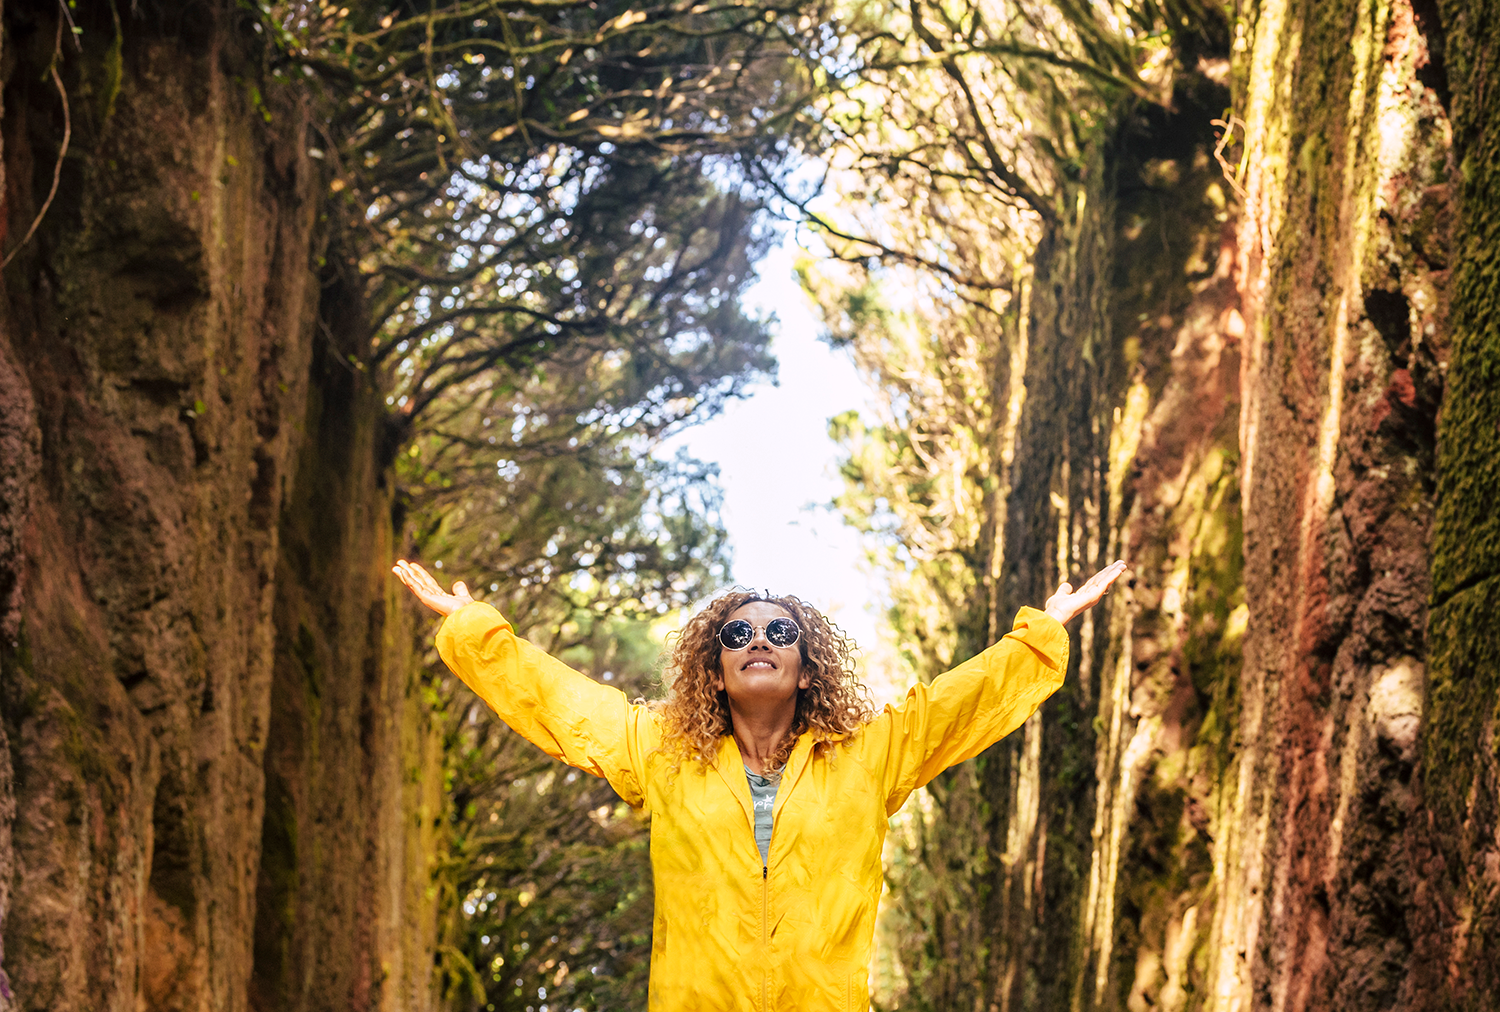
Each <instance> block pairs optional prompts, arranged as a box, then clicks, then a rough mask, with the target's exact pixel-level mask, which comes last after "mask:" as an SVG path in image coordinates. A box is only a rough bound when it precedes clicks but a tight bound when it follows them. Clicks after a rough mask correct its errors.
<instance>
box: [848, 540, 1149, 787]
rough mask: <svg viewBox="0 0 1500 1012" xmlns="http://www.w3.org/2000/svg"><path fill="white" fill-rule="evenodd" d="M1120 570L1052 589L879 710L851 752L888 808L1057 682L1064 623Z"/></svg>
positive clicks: (1027, 710) (1063, 659)
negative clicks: (955, 662)
mask: <svg viewBox="0 0 1500 1012" xmlns="http://www.w3.org/2000/svg"><path fill="white" fill-rule="evenodd" d="M1124 572H1125V564H1124V563H1123V562H1116V563H1114V564H1113V565H1111V566H1109V567H1108V568H1106V569H1103V570H1101V571H1100V572H1099V573H1097V574H1095V575H1094V576H1093V577H1091V578H1090V579H1089V580H1088V582H1086V583H1084V584H1083V585H1082V586H1081V587H1079V588H1078V589H1077V590H1074V589H1073V587H1072V585H1071V584H1067V583H1064V584H1063V585H1062V586H1060V587H1058V589H1057V592H1056V593H1055V594H1053V595H1052V596H1051V597H1049V598H1048V599H1047V602H1046V610H1045V611H1038V610H1037V609H1035V608H1022V609H1021V610H1020V612H1019V613H1017V615H1016V621H1015V625H1014V627H1013V628H1012V629H1011V631H1010V632H1009V633H1008V634H1006V636H1005V637H1004V638H1003V639H1001V640H1000V642H998V643H996V644H995V645H994V646H991V647H990V648H989V649H988V650H985V651H984V652H983V653H981V654H980V655H979V656H977V657H974V658H972V659H971V660H968V661H966V662H964V663H963V664H960V665H959V666H958V667H956V668H954V669H953V670H952V671H949V672H947V673H946V674H943V675H939V676H938V677H937V678H935V679H933V680H932V683H931V684H930V685H916V686H913V687H912V689H911V690H910V691H909V692H908V693H907V695H906V699H905V700H903V701H902V703H901V704H900V705H899V706H888V707H886V709H885V712H884V713H882V714H881V715H880V716H879V717H877V718H876V719H875V720H874V721H873V722H872V723H871V724H870V725H868V726H867V727H866V728H865V729H864V730H863V731H861V732H860V734H861V737H862V739H863V740H862V741H860V742H858V743H857V744H856V750H857V752H858V753H859V754H860V755H861V756H862V758H863V759H864V761H865V762H867V763H868V765H869V767H870V768H871V770H872V772H874V773H875V775H877V776H879V777H881V778H882V780H883V783H884V786H885V789H886V798H887V801H886V808H887V811H888V812H895V810H896V809H898V808H900V807H901V804H902V803H903V802H904V801H905V800H906V797H907V795H909V794H910V793H911V792H912V791H913V790H915V789H917V788H918V787H921V786H922V785H924V784H926V783H927V782H928V781H929V780H931V779H932V778H933V777H935V776H937V775H938V774H939V773H941V772H942V771H943V770H945V769H947V768H948V767H949V766H952V765H954V764H955V763H959V762H963V761H964V760H965V759H969V758H972V757H973V756H976V755H978V754H979V753H980V752H982V751H984V750H985V749H986V748H988V747H989V746H991V745H993V744H994V743H995V742H997V741H999V740H1000V739H1001V738H1003V737H1005V736H1006V735H1007V734H1010V732H1012V731H1014V730H1015V729H1016V728H1018V727H1020V726H1021V725H1022V724H1023V723H1025V721H1026V718H1028V717H1030V716H1031V714H1032V713H1033V712H1035V711H1036V708H1037V707H1039V706H1041V705H1042V702H1043V701H1044V700H1046V698H1047V697H1048V696H1050V695H1052V693H1054V692H1056V691H1057V689H1058V688H1059V687H1061V685H1062V683H1063V678H1064V676H1066V674H1067V671H1068V649H1069V645H1068V634H1067V630H1065V629H1064V628H1063V625H1064V623H1066V622H1068V621H1070V620H1071V619H1072V618H1073V617H1074V616H1076V615H1078V614H1079V613H1080V612H1082V611H1085V610H1087V609H1088V608H1091V607H1093V605H1094V604H1096V603H1097V602H1098V601H1099V599H1100V598H1101V597H1103V596H1104V594H1105V592H1106V591H1108V590H1109V587H1110V585H1111V584H1113V583H1114V582H1115V580H1117V579H1119V577H1120V575H1121V574H1122V573H1124Z"/></svg>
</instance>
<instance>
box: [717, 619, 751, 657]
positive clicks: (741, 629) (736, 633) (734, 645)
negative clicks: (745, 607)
mask: <svg viewBox="0 0 1500 1012" xmlns="http://www.w3.org/2000/svg"><path fill="white" fill-rule="evenodd" d="M754 638H755V627H754V626H753V625H751V624H750V623H749V622H746V621H745V620H744V619H742V618H737V619H735V620H734V621H733V622H726V623H725V624H724V628H722V629H720V630H719V642H720V643H722V644H723V645H724V649H725V650H743V649H745V648H746V647H748V646H749V645H750V641H751V640H753V639H754Z"/></svg>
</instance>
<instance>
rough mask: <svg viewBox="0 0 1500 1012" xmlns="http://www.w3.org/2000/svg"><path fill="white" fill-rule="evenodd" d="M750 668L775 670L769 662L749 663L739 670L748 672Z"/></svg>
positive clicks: (774, 666)
mask: <svg viewBox="0 0 1500 1012" xmlns="http://www.w3.org/2000/svg"><path fill="white" fill-rule="evenodd" d="M751 668H765V669H766V670H768V671H774V670H775V669H776V665H774V664H772V663H771V662H770V661H751V662H750V663H749V664H746V665H745V666H744V667H743V668H741V669H740V670H741V671H749V670H750V669H751Z"/></svg>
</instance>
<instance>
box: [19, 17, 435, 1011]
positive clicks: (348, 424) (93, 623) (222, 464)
mask: <svg viewBox="0 0 1500 1012" xmlns="http://www.w3.org/2000/svg"><path fill="white" fill-rule="evenodd" d="M61 10H62V8H60V7H59V6H58V5H55V4H54V5H50V6H49V5H46V4H40V3H35V4H18V3H10V4H7V5H6V8H5V12H4V38H3V42H0V47H3V48H0V53H3V67H4V77H5V91H4V118H3V121H0V126H3V143H4V169H5V209H6V214H5V218H4V223H5V238H4V243H3V247H4V250H5V251H6V252H10V251H13V250H17V249H19V251H18V252H17V253H16V254H15V258H14V260H13V261H12V262H11V263H10V264H9V265H8V266H7V267H6V268H5V273H4V277H3V281H4V285H5V299H4V301H3V304H0V397H3V402H0V447H3V449H0V459H3V464H0V481H3V482H4V483H5V485H4V493H3V494H4V499H3V503H4V505H3V508H0V594H3V614H0V620H3V624H4V633H5V642H4V643H3V644H0V664H3V686H0V706H3V717H4V719H3V722H0V723H3V728H4V734H5V737H6V739H7V744H8V748H7V749H6V750H4V754H3V762H0V794H3V800H0V823H3V829H0V916H3V918H4V923H3V938H4V954H3V967H4V971H5V973H6V975H7V976H6V977H0V1008H17V1009H38V1010H40V1009H49V1010H54V1012H56V1010H65V1009H84V1008H111V1009H134V1008H140V1007H145V1008H152V1009H175V1008H184V1009H185V1008H216V1009H230V1010H233V1009H245V1008H251V1007H259V1008H266V1009H271V1008H274V1009H314V1008H316V1009H348V1008H355V1009H359V1008H375V1007H382V1008H391V1009H396V1008H399V1009H420V1008H426V1007H431V1006H432V1005H433V1004H435V1002H436V997H435V994H434V977H433V955H432V947H433V945H434V940H433V935H434V904H435V902H436V900H435V899H434V897H433V896H432V895H431V894H430V890H429V889H428V884H429V883H430V880H431V879H430V862H431V859H432V855H433V853H434V851H435V847H434V845H433V841H434V834H435V833H436V831H437V830H436V828H435V820H436V818H437V816H438V814H439V807H440V806H439V797H438V791H439V785H440V769H441V763H440V762H439V761H438V757H437V754H436V748H437V746H436V737H435V735H434V733H433V731H432V729H431V728H430V727H429V725H428V721H427V717H426V715H427V714H428V712H429V711H428V704H427V702H426V701H425V700H424V697H423V686H422V684H421V680H420V679H419V678H416V677H415V676H414V675H413V674H412V673H413V672H414V671H419V670H420V664H418V663H417V662H416V659H415V658H413V656H412V649H413V647H412V643H413V636H412V632H413V630H412V628H411V626H410V620H409V618H408V617H407V613H406V612H404V611H403V607H404V604H403V602H401V601H400V600H399V599H398V598H397V597H396V596H395V595H394V593H393V591H392V590H391V589H390V584H389V581H388V580H387V576H386V571H387V565H388V560H389V557H390V556H391V555H392V554H394V548H395V545H394V541H395V535H394V532H395V531H396V530H397V529H398V528H397V527H396V525H395V524H394V523H393V492H392V490H391V489H390V488H389V487H387V486H386V485H385V482H384V477H385V475H386V473H387V468H388V465H389V450H388V447H386V446H385V445H384V444H385V433H384V429H383V421H382V419H383V417H384V404H383V399H382V398H381V397H380V396H379V395H378V394H377V393H376V392H375V391H374V390H373V388H372V385H371V384H370V383H369V382H367V381H365V380H364V377H363V376H361V375H359V374H358V372H357V371H356V370H354V369H352V368H351V367H350V366H349V365H348V363H347V359H346V358H345V355H346V353H347V352H348V351H349V350H351V349H352V348H354V347H356V346H357V342H359V341H361V340H363V341H365V342H366V343H367V342H368V338H369V335H368V334H360V333H358V332H355V331H351V330H350V329H349V327H348V326H341V325H340V321H341V320H344V321H347V320H351V319H354V320H357V319H358V318H359V317H358V314H356V313H347V312H344V313H342V315H341V313H340V311H344V310H347V309H348V308H349V307H347V306H346V305H343V304H342V303H341V301H340V300H342V299H343V298H344V297H343V295H342V294H341V289H340V288H339V287H338V286H337V285H336V284H334V285H329V284H328V280H329V279H325V278H321V277H320V265H321V263H322V262H323V260H322V256H321V254H322V253H323V247H324V245H325V243H326V242H327V238H326V235H325V229H324V226H323V224H322V219H321V217H320V208H321V204H322V200H323V194H324V193H325V192H326V188H327V180H326V178H325V176H324V174H323V169H322V166H321V164H320V163H319V162H318V161H317V160H316V159H314V158H310V157H309V149H312V148H315V147H317V146H318V143H319V142H318V139H317V137H316V134H315V133H314V131H313V129H312V122H313V116H312V112H311V110H310V109H309V108H308V107H307V106H306V105H304V104H303V103H302V101H301V100H300V99H297V98H295V97H292V96H291V95H290V93H288V92H286V91H277V90H275V89H272V88H267V87H266V85H265V83H264V82H262V81H261V80H260V78H259V76H258V69H257V68H258V62H257V59H256V57H255V54H254V53H253V52H252V51H250V50H247V49H246V48H245V47H246V46H247V45H253V40H254V39H255V36H254V35H253V34H252V33H251V32H250V30H249V22H248V21H246V20H245V16H244V14H243V13H242V12H240V10H239V9H238V8H237V7H236V6H235V5H233V4H229V3H224V4H218V3H215V4H209V5H207V6H205V5H195V6H179V5H166V6H143V7H141V8H139V9H136V8H129V9H127V7H126V6H125V5H120V6H119V7H118V13H119V18H118V19H116V18H115V17H113V16H112V14H111V8H110V7H109V6H108V5H94V6H92V7H85V6H84V5H80V7H79V9H77V10H76V11H74V12H73V17H74V18H76V20H77V26H78V27H79V28H80V29H81V30H82V31H81V34H77V35H76V37H75V34H74V33H73V32H71V31H70V30H69V26H67V25H66V24H64V25H62V26H59V23H58V22H59V14H60V12H61ZM75 39H76V45H75ZM59 54H60V55H59ZM54 64H55V66H56V67H57V70H58V78H57V80H56V82H55V81H54V79H53V76H52V73H51V70H50V68H51V67H52V66H53V65H54ZM59 85H60V86H61V88H62V89H63V93H64V94H65V95H66V102H67V106H66V113H65V111H64V106H63V97H62V95H60V93H59ZM65 116H66V120H65ZM65 122H66V124H67V126H68V127H70V129H71V138H70V146H69V148H68V153H67V157H66V158H64V159H62V160H61V168H60V173H61V179H60V186H59V187H58V190H57V197H56V199H55V201H54V202H53V203H52V205H51V207H50V208H49V209H48V211H47V214H46V217H45V218H44V219H43V220H42V223H41V226H40V228H39V229H38V230H37V233H36V235H35V237H34V238H32V239H31V240H30V242H29V243H27V244H26V245H24V246H20V240H21V237H22V236H23V235H24V234H25V232H26V230H27V228H28V226H29V225H30V223H31V221H32V219H33V217H34V216H35V215H36V214H37V212H38V210H39V209H40V207H41V205H42V204H43V201H44V200H45V199H46V195H47V193H48V190H49V189H50V184H51V180H52V174H53V166H54V164H56V163H57V162H58V157H59V147H60V145H59V141H60V139H61V137H62V134H63V128H64V124H65ZM356 308H357V307H356ZM320 318H321V320H322V322H321V323H320V322H319V321H320ZM329 321H332V322H331V325H330V323H329ZM339 343H342V344H343V345H345V346H346V347H344V348H343V349H342V350H339V349H338V348H337V347H335V346H336V345H337V344H339ZM12 813H13V817H12ZM7 890H8V893H7Z"/></svg>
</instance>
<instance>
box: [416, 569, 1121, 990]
mask: <svg viewBox="0 0 1500 1012" xmlns="http://www.w3.org/2000/svg"><path fill="white" fill-rule="evenodd" d="M1124 571H1125V564H1124V563H1123V562H1116V563H1114V564H1113V565H1111V566H1110V567H1108V568H1107V569H1104V570H1102V571H1101V572H1099V573H1097V574H1095V575H1094V576H1093V577H1092V578H1091V579H1090V580H1089V581H1088V582H1087V583H1085V584H1084V585H1083V586H1082V587H1080V588H1079V589H1078V590H1076V591H1075V590H1074V589H1073V588H1072V587H1071V586H1070V585H1069V584H1066V583H1065V584H1063V585H1062V586H1061V587H1059V588H1058V591H1057V593H1055V594H1053V595H1052V597H1050V598H1049V599H1048V600H1047V604H1046V610H1045V611H1038V610H1036V609H1033V608H1023V609H1021V611H1020V613H1019V614H1018V615H1017V616H1016V622H1015V626H1014V628H1013V629H1012V630H1011V632H1010V633H1009V634H1008V635H1006V636H1005V637H1004V638H1003V639H1002V640H1001V641H1000V642H999V643H996V644H995V645H994V646H992V647H990V648H989V649H988V650H986V651H984V652H983V653H982V654H980V655H979V656H978V657H975V658H973V659H972V660H970V661H968V662H966V663H964V664H961V665H959V666H958V667H957V668H955V669H954V670H952V671H950V672H948V673H947V674H945V675H942V676H939V677H938V678H936V679H934V680H933V682H932V684H931V685H917V686H914V687H913V688H912V689H911V691H910V692H909V693H908V694H907V697H906V699H905V700H904V701H903V702H902V703H901V704H900V705H899V706H887V707H885V709H884V710H882V711H881V712H879V713H875V712H873V710H872V708H871V707H870V705H869V703H868V701H867V700H868V697H867V695H866V693H865V692H864V689H863V687H862V686H861V685H860V684H859V682H858V681H857V680H856V679H855V677H854V675H853V669H852V666H851V665H850V663H849V649H850V644H849V642H848V640H847V639H846V638H845V637H844V636H843V635H842V634H841V633H840V632H839V631H838V629H837V627H836V626H834V625H833V624H832V623H831V622H829V621H828V620H827V619H826V618H824V617H823V616H822V615H821V614H819V613H818V612H817V610H816V609H814V608H811V607H809V606H808V605H806V604H804V603H803V602H801V601H799V600H797V599H796V598H793V597H783V598H773V597H761V596H758V595H755V594H751V593H747V592H743V591H739V592H734V593H731V594H727V595H725V596H723V597H720V598H718V599H716V600H715V601H713V602H712V603H710V604H709V606H708V607H706V608H705V609H704V610H703V611H701V612H699V613H698V614H697V615H695V616H694V617H693V618H692V619H691V620H690V621H689V622H688V624H687V626H686V627H685V628H684V630H683V633H682V636H681V637H680V639H679V640H678V641H677V643H676V646H675V647H674V649H673V654H672V658H671V660H670V662H669V664H668V669H667V683H668V693H667V698H666V699H665V700H663V701H662V702H660V703H657V704H639V703H631V702H630V701H629V699H628V698H627V697H626V696H625V694H624V693H622V692H620V691H618V690H616V689H613V688H610V687H608V686H604V685H600V684H598V683H597V682H594V681H593V680H591V679H589V678H586V677H584V676H583V675H580V674H578V673H577V672H575V671H572V670H570V669H569V668H567V667H566V666H565V665H563V664H562V663H561V662H560V661H557V660H555V659H554V658H552V657H549V656H548V655H547V654H546V653H544V652H543V651H541V650H540V649H538V648H537V647H535V646H532V645H531V644H530V643H528V642H527V641H525V640H523V639H521V638H519V637H518V636H516V635H515V633H514V632H513V630H512V629H511V626H510V623H509V622H507V621H506V620H505V619H504V618H503V617H501V615H500V613H499V612H497V611H496V610H495V609H494V608H491V607H490V606H489V605H486V604H481V603H478V602H476V601H474V599H473V598H472V597H471V596H470V595H469V593H468V590H467V589H466V588H465V587H464V585H463V584H462V583H457V584H455V585H454V588H453V593H451V594H449V593H446V592H445V591H444V590H443V589H442V588H441V587H440V586H439V585H438V583H437V582H436V581H435V580H434V579H433V578H432V577H431V576H430V575H429V574H428V573H427V572H426V570H424V569H422V567H420V566H418V565H415V564H413V563H409V562H405V561H402V562H398V563H397V564H396V567H395V572H396V574H397V575H398V576H399V577H400V578H401V580H402V582H404V583H405V584H406V585H407V586H408V587H409V588H411V590H412V592H413V593H415V594H416V595H417V597H418V598H419V599H420V600H421V601H422V602H423V603H424V604H426V605H427V606H428V607H429V608H432V609H433V610H434V611H436V612H438V613H440V614H442V615H444V616H445V617H446V621H444V623H443V626H442V628H441V629H440V630H439V632H438V640H437V645H438V651H439V653H441V654H442V656H443V660H444V661H446V662H447V664H448V666H449V667H450V668H452V669H453V670H454V672H455V673H457V674H458V675H459V677H461V678H462V679H463V680H464V681H465V682H467V683H468V684H469V685H470V686H471V687H472V688H473V689H474V691H475V692H476V693H478V694H479V696H480V697H481V698H483V699H484V700H485V701H486V702H488V703H489V704H490V706H492V707H494V709H495V712H496V713H498V714H499V715H500V717H501V719H503V720H504V721H505V722H506V723H507V724H509V725H510V726H511V727H512V728H514V729H515V730H516V731H518V732H519V733H520V734H522V735H523V736H525V737H526V738H527V739H528V740H530V741H531V742H532V743H533V744H535V745H537V746H538V747H539V748H541V749H543V750H544V751H546V752H547V753H548V754H550V755H552V756H555V757H556V758H558V759H561V760H563V761H564V762H567V763H569V764H571V765H573V766H576V767H578V768H579V769H582V770H584V771H585V772H588V773H592V774H593V775H595V776H600V777H604V778H605V779H607V780H608V781H609V783H610V785H611V786H612V787H613V788H614V789H615V790H616V791H617V792H618V793H619V795H620V796H621V797H622V798H624V799H625V800H626V801H627V802H628V803H630V804H631V805H634V806H636V807H641V808H644V809H646V811H648V812H649V813H650V815H651V866H652V872H653V874H654V877H655V881H656V913H655V917H654V921H653V925H652V944H651V991H650V1004H651V1008H652V1009H653V1010H663V1012H665V1010H674V1012H675V1010H687V1009H705V1008H713V1009H747V1010H748V1009H754V1010H759V1012H769V1010H771V1009H810V1010H820V1012H821V1010H829V1012H832V1010H835V1009H837V1010H841V1012H846V1010H851V1009H852V1010H863V1009H865V1008H867V1007H868V1005H869V987H868V981H867V969H866V968H867V967H868V966H869V962H870V948H871V942H872V938H873V934H874V928H875V912H876V905H877V902H878V900H879V898H880V886H881V847H882V844H883V842H884V838H885V831H886V827H887V824H888V820H889V817H890V816H891V815H892V814H894V813H895V811H896V810H897V809H899V808H900V807H901V805H902V804H903V803H904V802H905V800H906V798H907V797H908V796H909V795H910V794H911V792H912V791H914V790H916V789H917V788H919V787H921V786H922V785H924V784H926V783H927V782H928V781H929V780H931V779H932V778H933V777H934V776H936V775H937V774H938V773H939V772H941V771H942V770H944V769H946V768H948V767H949V766H952V765H953V764H954V763H958V762H962V761H963V760H965V759H968V758H971V757H973V756H975V755H977V754H978V753H979V752H981V751H983V750H984V749H985V748H987V747H988V746H990V745H992V744H994V743H995V742H996V741H998V740H1000V739H1001V738H1002V737H1004V736H1005V735H1007V734H1009V733H1010V732H1011V731H1013V730H1015V729H1016V728H1017V727H1019V726H1020V725H1021V724H1022V723H1023V722H1024V721H1025V720H1026V718H1027V717H1029V716H1030V715H1031V714H1032V712H1033V711H1035V710H1036V708H1037V707H1038V706H1040V705H1041V703H1042V701H1043V700H1045V699H1046V698H1047V697H1048V696H1050V695H1051V694H1052V693H1053V692H1054V691H1056V689H1057V688H1058V687H1059V686H1060V685H1062V682H1063V678H1064V676H1065V675H1066V673H1067V669H1068V635H1067V633H1066V631H1065V630H1064V629H1063V624H1064V623H1066V622H1068V621H1069V620H1070V619H1072V618H1073V616H1075V615H1076V614H1078V613H1079V612H1081V611H1083V610H1085V609H1087V608H1089V607H1091V606H1092V605H1093V604H1095V603H1096V602H1097V601H1098V600H1099V599H1100V598H1101V597H1103V595H1104V593H1105V591H1107V590H1108V589H1109V587H1110V585H1111V584H1112V583H1114V581H1115V580H1116V579H1118V578H1119V576H1120V574H1121V573H1123V572H1124Z"/></svg>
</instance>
